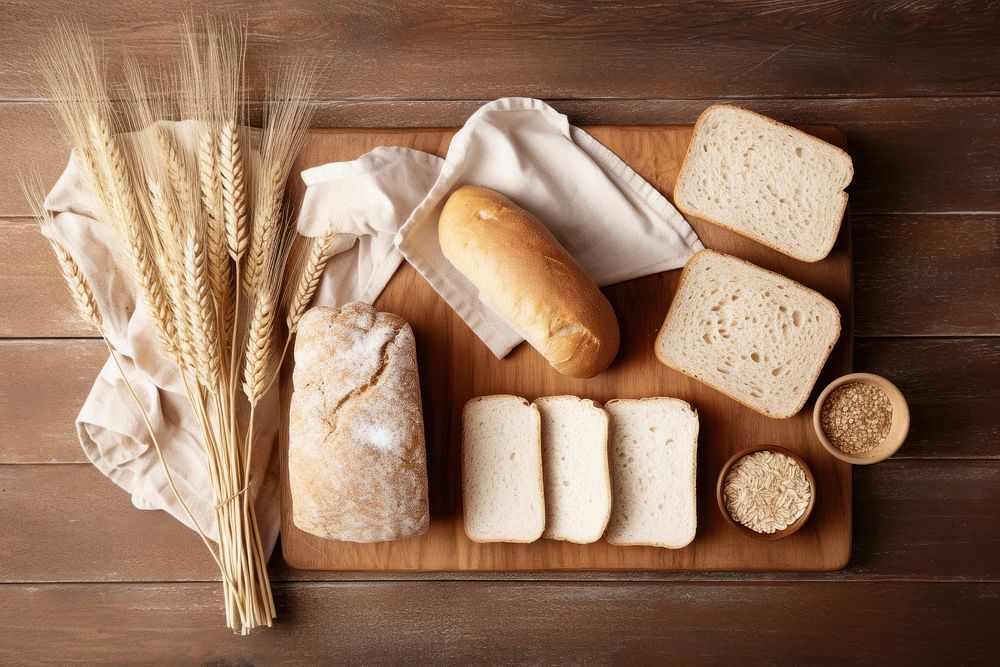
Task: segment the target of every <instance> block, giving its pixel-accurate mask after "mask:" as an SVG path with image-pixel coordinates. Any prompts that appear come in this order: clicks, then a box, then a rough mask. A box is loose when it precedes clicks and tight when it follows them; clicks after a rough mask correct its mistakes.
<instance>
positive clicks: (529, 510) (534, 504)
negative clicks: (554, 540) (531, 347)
mask: <svg viewBox="0 0 1000 667" xmlns="http://www.w3.org/2000/svg"><path fill="white" fill-rule="evenodd" d="M462 505H463V516H464V521H465V534H466V535H467V536H468V537H469V539H470V540H472V541H473V542H534V541H535V540H537V539H538V538H539V537H541V536H542V530H544V528H545V498H544V490H543V486H542V448H541V424H540V421H539V416H538V409H537V408H535V406H533V405H531V404H529V403H528V401H526V400H524V399H523V398H521V397H519V396H508V395H497V396H480V397H479V398H474V399H472V400H471V401H469V402H468V403H466V404H465V409H464V410H463V411H462Z"/></svg>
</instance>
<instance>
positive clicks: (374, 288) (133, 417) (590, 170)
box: [43, 98, 702, 553]
mask: <svg viewBox="0 0 1000 667" xmlns="http://www.w3.org/2000/svg"><path fill="white" fill-rule="evenodd" d="M165 127H167V128H168V129H169V130H170V132H171V133H172V134H173V135H174V138H175V140H176V141H177V143H178V145H179V146H180V147H182V148H183V149H185V150H193V149H194V146H193V143H194V142H193V137H194V134H195V133H194V124H193V123H190V122H186V123H168V124H165ZM302 178H303V180H304V181H305V183H306V185H307V190H306V195H305V199H304V201H303V204H302V209H301V213H300V215H299V220H298V229H299V232H300V233H302V234H304V235H306V236H318V235H320V234H322V233H323V232H324V231H325V230H326V229H327V228H328V225H330V224H333V225H335V226H336V228H337V229H338V230H340V232H341V233H339V234H338V235H337V236H335V237H334V239H333V250H334V253H335V254H334V256H333V258H332V259H331V260H330V262H329V263H328V265H327V267H326V271H325V273H324V275H323V278H322V280H321V283H320V287H319V289H318V291H317V296H316V300H315V303H316V304H322V305H340V304H343V303H346V302H349V301H355V300H358V301H365V302H368V303H371V302H372V301H374V300H375V298H376V297H377V296H378V295H379V293H381V291H382V289H383V288H384V287H385V285H386V284H387V283H388V281H389V279H390V278H391V277H392V275H393V273H394V272H395V271H396V269H397V268H398V266H399V264H400V262H401V261H402V259H403V257H404V256H405V258H406V259H407V260H408V261H410V262H411V263H412V264H413V265H414V266H415V267H416V268H417V270H418V271H420V272H421V273H422V274H423V275H424V276H425V277H426V278H427V279H428V281H429V282H430V284H431V285H432V286H433V287H434V289H435V290H437V291H438V293H440V294H441V295H442V296H443V297H444V298H445V299H446V300H447V301H448V303H449V304H451V305H452V307H454V308H455V309H456V310H457V311H458V312H459V314H460V315H461V316H462V317H463V319H464V320H465V321H466V322H467V323H469V325H470V326H471V327H472V328H473V329H474V330H475V332H476V333H477V335H478V336H479V337H480V338H481V339H483V341H484V342H485V343H486V344H487V345H488V346H489V348H490V349H491V350H492V351H493V352H494V353H495V354H496V355H497V356H501V357H502V356H504V355H505V354H507V353H508V352H509V351H510V350H511V349H513V347H515V346H516V345H517V344H518V343H519V342H520V341H521V338H520V336H518V334H517V333H516V332H515V331H514V330H513V329H512V328H511V327H510V326H509V325H508V324H506V323H505V322H504V321H503V320H502V319H501V318H500V317H499V316H498V315H496V314H495V313H494V312H492V311H490V310H489V309H488V308H487V307H486V306H485V305H484V304H483V303H481V302H480V301H479V298H478V291H477V290H476V289H475V287H474V286H473V285H472V284H471V283H470V282H469V281H467V280H466V279H465V278H464V277H463V276H462V275H461V274H459V273H458V272H457V271H456V270H455V269H454V267H452V265H451V264H450V263H449V262H448V260H446V259H445V258H444V257H443V256H442V254H441V250H440V247H439V245H438V242H437V217H438V214H439V213H440V209H441V206H442V204H443V202H444V200H445V199H446V198H447V196H448V195H449V194H450V193H451V192H452V191H454V190H455V189H456V188H457V187H459V186H460V185H464V184H467V183H468V184H475V185H481V186H484V187H488V188H491V189H495V190H498V191H500V192H502V193H504V194H505V195H508V196H509V197H511V198H512V199H513V200H514V201H515V202H517V203H518V204H520V205H522V206H524V207H525V208H527V209H528V210H530V211H531V212H533V213H534V214H535V215H536V216H538V218H539V219H540V220H542V221H543V223H544V224H546V225H547V226H548V228H549V229H550V231H551V232H552V233H553V234H554V235H555V237H556V238H557V239H559V241H560V242H561V243H562V244H563V245H564V246H565V247H566V248H567V250H569V252H570V253H571V254H572V255H573V256H574V257H575V258H576V259H577V261H579V262H580V264H581V265H582V266H583V268H584V269H585V270H586V271H587V272H588V273H589V274H590V276H591V277H592V278H594V280H595V281H596V282H597V283H598V284H600V285H608V284H612V283H615V282H620V281H623V280H628V279H631V278H637V277H640V276H644V275H648V274H651V273H657V272H659V271H665V270H669V269H674V268H678V267H681V266H683V264H684V263H685V261H686V260H687V258H688V257H690V256H691V255H692V254H694V252H696V251H697V250H699V249H701V247H702V245H701V242H700V241H699V240H698V237H697V236H696V234H695V233H694V231H693V230H692V229H691V227H690V226H689V225H688V224H687V222H686V221H685V220H684V219H683V218H682V217H681V216H680V214H678V213H677V211H676V210H675V209H674V208H673V206H671V205H670V203H669V202H668V201H667V200H666V199H665V198H664V197H663V196H662V195H661V194H660V193H658V192H657V191H656V190H655V189H654V188H653V187H652V186H650V185H649V184H648V183H646V182H645V181H644V180H643V179H642V178H641V177H640V176H639V175H638V174H636V173H635V172H634V171H633V170H632V169H630V168H629V167H628V166H627V165H625V164H624V163H623V162H622V161H621V160H620V159H618V158H617V157H616V156H615V155H614V154H613V153H612V152H611V151H609V150H608V149H606V148H605V147H604V146H602V145H601V144H600V143H598V142H597V141H596V140H594V139H593V138H592V137H590V136H589V135H588V134H587V133H586V132H584V131H583V130H580V129H579V128H576V127H572V126H570V125H569V123H568V121H567V119H566V117H565V116H564V115H562V114H559V113H558V112H556V111H555V110H554V109H552V108H551V107H549V106H548V105H546V104H544V103H543V102H541V101H539V100H532V99H525V98H508V99H501V100H497V101H496V102H492V103H490V104H487V105H485V106H484V107H482V108H481V109H480V110H479V111H477V112H476V113H475V114H473V116H472V117H471V118H470V119H469V121H468V122H467V123H466V125H465V127H463V128H462V130H461V131H460V132H458V133H457V134H456V135H455V137H454V138H453V140H452V142H451V146H450V148H449V151H448V155H447V157H446V158H445V159H444V160H442V159H441V158H438V157H436V156H434V155H430V154H427V153H423V152H420V151H416V150H412V149H407V148H398V147H383V148H377V149H375V150H373V151H371V152H370V153H367V154H365V155H363V156H361V157H360V158H358V159H357V160H353V161H350V162H342V163H332V164H327V165H322V166H320V167H316V168H313V169H309V170H307V171H305V172H303V174H302ZM45 206H46V208H47V209H48V210H49V211H51V212H52V213H53V218H52V221H51V222H50V223H47V224H45V225H44V226H43V233H44V234H45V235H46V236H48V237H50V238H54V239H56V240H58V241H59V242H60V243H62V244H63V246H64V247H65V248H66V249H67V251H68V252H69V253H70V254H71V255H72V256H73V258H74V259H75V260H76V261H77V263H78V264H79V265H80V268H81V271H82V272H83V274H84V275H85V276H86V278H87V279H88V280H89V282H90V284H91V287H92V289H93V291H94V296H95V298H96V300H97V302H98V304H99V306H100V308H101V311H102V314H103V316H104V323H105V329H106V332H107V334H108V337H109V339H110V340H111V342H112V344H113V345H114V346H115V347H116V348H117V349H118V350H119V352H120V355H119V356H120V359H121V362H122V365H123V367H124V368H125V372H126V373H127V374H128V377H129V379H130V381H131V382H132V385H133V386H134V387H135V389H136V392H137V394H138V396H139V399H140V400H141V401H142V404H143V406H144V407H145V409H146V411H147V412H148V413H149V415H150V418H151V421H152V424H153V428H154V430H155V431H156V433H157V436H158V439H159V441H160V443H161V445H162V446H163V452H164V456H165V458H166V461H167V465H168V466H169V467H170V469H171V471H172V474H173V478H174V481H175V482H176V484H177V486H178V489H179V491H180V493H181V495H182V496H183V497H184V499H185V501H186V503H187V504H188V506H189V507H190V509H191V511H192V513H193V514H194V516H195V518H196V519H197V520H198V522H199V524H200V525H201V526H202V527H203V528H205V529H206V532H208V533H209V534H210V536H211V535H214V534H215V529H214V499H213V498H212V491H211V484H210V482H209V478H208V473H207V469H206V464H205V454H204V451H203V448H202V445H201V439H200V436H199V435H198V432H199V427H198V422H197V420H196V418H195V416H194V414H193V413H192V411H191V409H190V407H189V405H188V403H187V398H186V395H185V392H184V389H183V386H182V384H181V381H180V378H179V375H178V373H177V371H176V369H175V368H174V366H173V363H172V361H170V360H169V359H167V358H166V357H165V355H163V354H162V353H161V352H160V350H159V344H158V341H157V337H156V334H155V332H154V331H153V330H152V327H151V325H150V321H149V319H148V317H147V315H146V306H145V303H144V301H143V300H142V299H137V298H136V293H135V289H134V286H133V283H132V281H131V279H130V278H129V277H128V275H127V273H126V271H127V269H126V268H125V267H127V266H128V260H127V259H125V258H124V257H121V256H119V254H118V253H117V252H116V250H115V244H114V241H113V239H112V235H111V233H110V231H109V230H108V228H107V227H106V226H104V225H103V224H101V223H100V222H98V220H97V215H96V213H95V211H97V210H98V207H97V206H96V203H95V202H94V201H93V199H92V197H91V195H90V194H89V193H88V191H87V188H86V186H85V183H84V182H83V178H82V171H81V167H80V165H79V164H78V163H77V161H76V158H75V157H71V158H70V162H69V165H68V166H67V168H66V170H65V172H64V173H63V174H62V176H61V177H60V179H59V181H58V182H57V183H56V185H55V187H54V188H53V190H52V191H51V192H50V193H49V196H48V197H47V199H46V203H45ZM404 223H405V224H404ZM277 394H278V387H277V383H275V386H274V387H273V388H272V389H271V392H270V393H269V394H268V396H267V397H265V399H264V401H263V402H262V403H261V404H260V405H259V406H258V420H259V421H258V423H257V429H258V433H259V438H260V439H259V440H258V442H257V448H256V449H255V453H254V457H255V458H254V461H255V463H256V465H255V467H254V471H253V473H252V478H253V482H252V485H251V491H252V492H253V493H254V498H255V503H256V509H257V517H258V521H259V523H260V528H261V535H262V539H263V541H264V543H265V548H266V550H267V551H268V553H270V551H271V549H272V548H273V546H274V543H275V540H276V539H277V534H278V528H279V524H280V511H279V502H278V496H279V493H278V491H279V489H278V477H277V464H276V460H275V459H276V457H275V456H273V455H272V454H273V450H274V443H275V438H276V435H277V428H278V423H279V420H278V401H277ZM77 432H78V434H79V436H80V442H81V444H82V446H83V450H84V452H85V453H86V455H87V457H88V458H89V459H90V460H91V461H92V462H93V463H94V465H95V466H96V467H97V468H98V469H99V470H100V471H101V472H102V473H104V474H105V475H107V476H108V477H110V478H111V479H112V480H113V481H114V482H115V483H116V484H118V485H119V486H121V487H122V488H123V489H125V490H126V491H127V492H128V493H130V494H131V496H132V501H133V503H134V504H135V506H136V507H139V508H141V509H162V510H165V511H167V512H169V513H170V514H171V515H173V516H174V517H176V518H177V519H178V520H180V521H181V522H183V523H184V524H185V525H188V526H189V527H191V523H190V521H189V519H188V517H187V516H186V514H185V512H184V510H183V509H182V508H181V507H180V505H179V503H178V502H177V500H176V498H175V497H174V496H173V493H172V492H171V491H170V489H169V487H168V486H167V482H166V478H165V475H164V473H163V470H162V468H161V466H160V465H159V462H158V460H157V458H156V453H155V450H154V449H153V447H152V443H151V442H150V439H149V435H148V433H147V430H146V427H145V424H144V423H143V421H142V419H141V417H140V415H139V413H138V411H137V410H136V408H135V405H134V403H133V401H132V398H131V397H130V396H129V394H128V392H127V390H126V388H125V385H124V383H123V382H122V381H121V378H120V376H119V374H118V370H117V367H116V366H115V365H114V364H113V362H112V361H111V360H110V359H109V360H108V362H107V364H105V366H104V368H103V369H102V370H101V373H100V375H99V376H98V378H97V380H96V382H95V383H94V386H93V388H92V389H91V392H90V395H89V396H88V397H87V400H86V402H85V404H84V406H83V408H82V409H81V411H80V414H79V416H78V417H77Z"/></svg>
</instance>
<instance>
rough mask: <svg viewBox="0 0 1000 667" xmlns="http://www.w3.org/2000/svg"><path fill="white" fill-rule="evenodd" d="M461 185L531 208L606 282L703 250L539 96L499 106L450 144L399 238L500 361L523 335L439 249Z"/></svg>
mask: <svg viewBox="0 0 1000 667" xmlns="http://www.w3.org/2000/svg"><path fill="white" fill-rule="evenodd" d="M462 185H479V186H482V187H485V188H489V189H491V190H496V191H498V192H500V193H502V194H504V195H506V196H508V197H510V198H511V199H512V200H513V201H514V203H516V204H518V205H519V206H521V207H523V208H525V209H527V210H528V211H531V212H532V213H534V214H535V216H536V217H537V218H538V219H539V220H540V221H541V222H542V223H543V224H544V225H545V226H546V227H548V229H549V231H550V232H552V234H553V235H554V236H555V237H556V239H558V240H559V242H560V243H561V244H562V245H563V246H564V247H565V248H566V250H568V251H569V253H570V254H571V255H573V257H574V258H576V260H577V261H578V262H579V263H580V265H581V266H582V267H583V269H584V270H585V271H586V272H587V273H588V274H589V275H590V277H591V278H593V279H594V281H595V282H596V283H597V284H598V285H600V286H602V287H603V286H605V285H612V284H614V283H619V282H622V281H624V280H631V279H632V278H639V277H641V276H646V275H650V274H652V273H659V272H660V271H668V270H671V269H676V268H680V267H682V266H684V263H685V262H687V259H688V258H689V257H690V256H691V255H693V254H694V253H695V252H697V251H698V250H701V249H702V248H703V246H702V244H701V241H700V240H699V239H698V236H697V234H695V232H694V230H693V229H692V228H691V226H690V225H689V224H688V223H687V221H686V220H685V219H684V218H683V217H682V216H681V214H680V213H678V212H677V210H676V209H675V208H674V207H673V205H671V203H670V202H669V201H667V199H666V197H664V196H663V195H662V194H660V193H659V192H658V191H657V190H656V188H654V187H653V186H651V185H650V184H649V183H647V182H646V181H645V180H644V179H643V178H642V177H641V176H639V175H638V174H637V173H635V171H633V170H632V169H631V168H630V167H629V166H628V165H626V164H625V163H624V162H622V161H621V159H619V158H618V156H616V155H615V154H614V153H612V152H611V151H610V150H608V149H607V148H605V147H604V146H603V145H601V144H600V143H599V142H598V141H597V140H596V139H594V138H593V137H591V136H590V135H589V134H587V133H586V132H585V131H583V130H581V129H580V128H578V127H573V126H571V125H570V124H569V121H568V120H567V118H566V116H564V115H563V114H561V113H559V112H557V111H556V110H555V109H553V108H552V107H550V106H549V105H547V104H545V103H544V102H542V101H541V100H535V99H528V98H522V97H514V98H505V99H500V100H496V101H495V102H491V103H489V104H487V105H485V106H483V107H482V108H480V109H479V110H478V111H477V112H476V113H474V114H473V115H472V117H470V118H469V120H468V121H466V123H465V126H464V127H462V129H461V130H460V131H459V132H458V133H457V134H456V135H455V137H454V138H453V139H452V140H451V145H450V146H449V148H448V155H447V157H446V158H445V163H444V166H443V168H442V170H441V175H440V177H439V178H438V180H437V182H436V183H435V184H434V187H433V188H431V191H430V192H429V193H428V194H427V197H426V198H425V199H424V200H423V201H422V202H421V203H420V206H418V207H417V209H416V210H415V211H413V213H412V215H410V218H409V220H407V222H406V224H405V225H404V226H403V229H402V230H401V231H400V233H399V235H398V236H397V237H396V242H397V245H398V246H399V249H400V250H402V251H403V256H404V257H406V259H407V261H408V262H410V264H412V265H413V266H414V267H416V269H417V270H418V271H420V273H422V274H423V275H424V277H425V278H427V280H428V281H429V282H430V283H431V285H433V287H434V289H435V290H436V291H437V292H438V294H440V295H441V296H442V297H443V298H444V299H445V300H446V301H447V302H448V303H449V304H451V307H452V308H454V309H455V310H456V311H457V312H458V314H459V315H461V317H462V319H463V320H465V322H466V323H467V324H468V325H469V326H470V327H471V328H472V329H473V330H474V331H475V332H476V334H477V335H478V336H479V338H481V339H482V341H483V342H484V343H486V345H487V346H488V347H489V348H490V350H492V351H493V353H494V354H495V355H496V356H497V357H503V356H505V355H506V354H507V353H508V352H510V351H511V350H512V349H513V348H514V347H516V346H517V345H518V344H519V343H520V342H521V341H522V340H523V338H522V337H521V336H520V334H518V333H517V332H516V331H515V330H514V329H513V328H512V327H511V326H510V324H508V323H507V321H506V320H505V319H504V318H503V317H501V316H500V315H499V314H498V313H496V311H494V310H493V309H491V308H490V307H489V306H487V305H486V304H485V303H483V302H482V301H481V300H480V299H479V290H478V289H476V287H475V286H474V285H473V284H472V283H471V282H470V281H469V280H468V279H467V278H465V276H464V275H462V273H460V272H459V271H458V270H457V269H455V267H454V266H452V264H451V262H449V261H448V260H447V259H446V258H445V257H444V255H443V254H442V253H441V247H440V245H439V244H438V232H437V223H438V218H439V217H440V215H441V209H442V208H443V206H444V202H445V200H447V198H448V196H449V195H451V193H452V192H454V191H455V190H456V189H457V188H458V187H460V186H462Z"/></svg>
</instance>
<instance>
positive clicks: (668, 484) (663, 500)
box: [604, 398, 698, 549]
mask: <svg viewBox="0 0 1000 667" xmlns="http://www.w3.org/2000/svg"><path fill="white" fill-rule="evenodd" d="M604 409H605V410H607V411H608V414H609V415H610V417H611V436H610V441H609V448H610V456H611V479H612V484H613V493H614V501H613V503H612V510H611V520H610V521H609V522H608V531H607V533H606V535H605V537H606V539H607V541H608V542H610V543H611V544H617V545H621V546H632V545H646V546H654V547H666V548H668V549H680V548H681V547H684V546H687V545H688V544H690V543H691V540H693V539H694V536H695V532H696V531H697V528H698V506H697V499H696V498H695V472H696V470H697V451H698V413H697V412H695V411H694V409H693V408H692V407H691V406H690V405H688V404H687V403H685V402H684V401H682V400H680V399H677V398H641V399H618V400H614V401H609V402H608V403H607V404H605V406H604Z"/></svg>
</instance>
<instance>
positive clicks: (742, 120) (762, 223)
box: [674, 104, 854, 262]
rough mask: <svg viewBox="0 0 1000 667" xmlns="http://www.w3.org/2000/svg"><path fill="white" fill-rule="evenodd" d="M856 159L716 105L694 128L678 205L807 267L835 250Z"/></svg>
mask: <svg viewBox="0 0 1000 667" xmlns="http://www.w3.org/2000/svg"><path fill="white" fill-rule="evenodd" d="M853 177H854V165H853V164H852V162H851V156H850V155H848V154H847V153H846V152H845V151H843V150H841V149H840V148H837V147H836V146H832V145H830V144H828V143H826V142H825V141H822V140H820V139H817V138H816V137H813V136H811V135H809V134H806V133H805V132H802V131H801V130H796V129H795V128H793V127H788V126H787V125H782V124H781V123H779V122H777V121H775V120H772V119H770V118H768V117H766V116H762V115H760V114H757V113H754V112H752V111H747V110H746V109H740V108H739V107H734V106H728V105H724V104H716V105H713V106H710V107H709V108H708V109H706V110H705V111H704V112H703V113H702V114H701V116H700V117H699V118H698V122H697V123H696V124H695V126H694V134H693V136H692V137H691V143H690V145H689V146H688V152H687V156H686V157H685V158H684V164H683V165H681V171H680V175H679V176H678V177H677V185H676V187H675V188H674V203H675V204H676V205H677V208H679V209H680V210H681V211H683V212H684V213H686V214H688V215H692V216H695V217H698V218H701V219H703V220H707V221H709V222H713V223H715V224H717V225H721V226H723V227H726V228H728V229H731V230H732V231H734V232H736V233H737V234H742V235H744V236H747V237H749V238H751V239H754V240H755V241H759V242H760V243H763V244H764V245H767V246H770V247H772V248H774V249H775V250H777V251H779V252H783V253H785V254H786V255H790V256H792V257H794V258H796V259H799V260H802V261H803V262H815V261H818V260H821V259H823V258H824V257H826V256H827V255H828V254H830V250H831V249H832V248H833V244H834V242H835V241H836V240H837V234H838V232H839V231H840V223H841V220H842V219H843V217H844V210H845V209H846V208H847V193H846V192H844V188H846V187H847V185H848V184H849V183H850V182H851V179H852V178H853Z"/></svg>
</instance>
